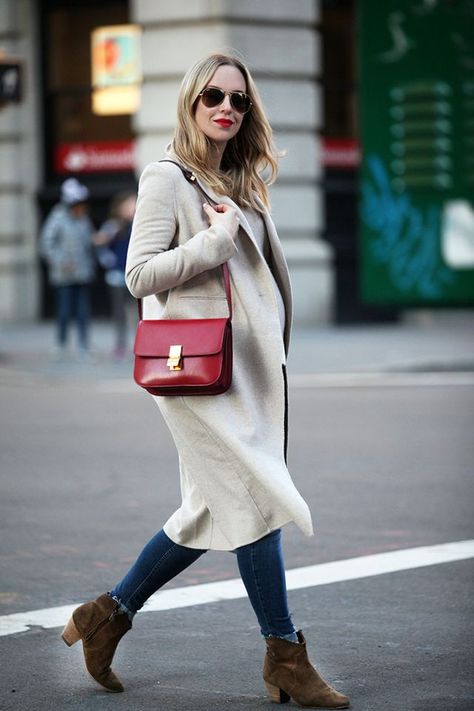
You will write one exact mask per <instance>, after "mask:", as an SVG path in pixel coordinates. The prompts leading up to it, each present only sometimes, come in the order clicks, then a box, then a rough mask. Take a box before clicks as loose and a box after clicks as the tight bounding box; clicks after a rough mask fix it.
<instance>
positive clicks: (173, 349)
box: [166, 346, 183, 370]
mask: <svg viewBox="0 0 474 711" xmlns="http://www.w3.org/2000/svg"><path fill="white" fill-rule="evenodd" d="M182 356H183V346H170V350H169V353H168V360H167V361H166V365H167V366H168V368H169V369H170V370H182V369H183V359H182Z"/></svg>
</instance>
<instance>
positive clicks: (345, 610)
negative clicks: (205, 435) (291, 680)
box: [0, 374, 474, 711]
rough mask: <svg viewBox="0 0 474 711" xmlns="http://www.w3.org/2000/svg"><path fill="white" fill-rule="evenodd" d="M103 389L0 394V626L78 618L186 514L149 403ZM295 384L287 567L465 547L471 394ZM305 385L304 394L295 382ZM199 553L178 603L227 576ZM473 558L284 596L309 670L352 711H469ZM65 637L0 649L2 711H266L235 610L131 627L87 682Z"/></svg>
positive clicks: (224, 606) (228, 569) (29, 386)
mask: <svg viewBox="0 0 474 711" xmlns="http://www.w3.org/2000/svg"><path fill="white" fill-rule="evenodd" d="M114 382H115V381H110V382H107V383H106V382H103V381H101V380H100V379H96V380H93V381H89V382H88V381H84V380H82V381H75V380H67V379H63V380H59V381H57V382H55V381H53V380H52V379H51V378H48V377H43V376H39V375H34V374H32V375H31V376H27V375H25V374H20V375H19V376H18V378H17V379H14V378H12V377H11V374H10V375H9V376H8V377H4V378H2V379H0V397H1V403H2V407H1V420H0V461H1V477H2V484H1V486H2V496H1V500H0V561H1V581H0V616H2V615H6V614H9V613H14V612H20V611H25V610H34V609H38V608H44V607H53V606H57V605H62V604H69V603H78V604H79V603H80V602H82V601H85V600H88V599H91V598H93V597H96V596H97V595H98V594H99V593H101V592H103V591H104V590H107V589H110V588H111V586H112V585H113V584H114V583H115V582H116V581H117V580H118V579H119V578H120V577H121V576H122V575H123V574H124V572H125V571H126V569H127V567H128V566H129V564H130V563H131V562H132V561H133V560H134V557H135V555H136V554H137V553H138V551H139V550H140V548H141V546H142V545H143V544H144V543H145V542H146V541H147V540H148V538H149V537H150V536H151V535H153V533H154V532H155V531H156V530H157V529H158V528H160V527H161V525H162V523H163V522H164V521H165V520H166V518H167V517H168V516H169V514H170V513H171V512H172V511H173V510H174V508H175V507H176V506H177V505H178V502H179V488H178V479H177V473H176V471H177V457H176V453H175V451H174V447H173V443H172V441H171V438H170V436H169V434H168V432H167V430H166V428H165V426H164V424H163V423H162V421H161V419H160V415H159V411H158V409H157V408H156V405H155V404H154V402H153V400H152V399H151V398H149V397H148V396H147V395H146V394H142V393H141V392H138V391H134V390H131V389H128V388H122V387H120V383H117V384H116V386H115V385H114ZM422 382H423V379H422V376H421V375H420V383H417V382H416V376H415V379H414V380H413V382H412V384H411V385H405V386H400V387H398V386H395V387H390V386H389V385H387V384H385V385H383V386H374V385H368V386H365V385H364V384H363V383H360V385H361V386H360V387H357V386H356V387H344V386H343V384H342V383H340V384H339V385H337V384H334V383H333V384H332V385H331V387H319V386H318V387H314V386H311V384H309V385H308V387H304V386H301V383H300V386H299V387H295V388H292V389H291V392H290V403H291V409H290V457H289V463H290V470H291V472H292V475H293V477H294V479H295V481H296V483H297V485H298V487H299V488H300V490H301V492H302V494H303V495H304V496H305V498H306V499H307V501H308V503H309V504H310V506H311V508H312V510H313V513H314V519H315V524H316V535H315V536H314V537H313V538H305V537H304V536H302V535H301V534H300V533H299V532H298V531H297V530H296V528H294V527H293V526H288V527H287V528H286V529H285V536H284V541H285V542H284V545H285V555H286V563H287V568H297V567H300V566H305V565H312V564H315V563H321V562H326V561H333V560H340V559H344V558H353V557H357V556H365V555H369V554H372V553H378V552H383V551H391V550H396V549H404V548H411V547H415V546H425V545H431V544H439V543H446V542H450V541H459V540H465V539H471V538H474V535H473V521H472V518H473V517H472V501H473V488H474V487H473V482H472V468H473V461H474V456H473V455H474V441H473V437H472V431H473V429H472V415H473V412H474V387H473V386H472V385H463V386H461V385H456V384H454V383H453V384H451V385H450V384H449V379H448V381H446V379H444V380H443V379H442V380H440V383H441V382H443V383H444V384H436V383H434V384H433V385H430V386H427V385H426V384H425V385H423V384H422ZM303 385H304V383H303ZM237 574H238V573H237V568H236V562H235V559H234V556H233V555H232V554H230V553H208V554H206V555H205V556H203V557H202V558H201V559H200V560H199V561H198V562H197V563H196V564H195V565H194V566H193V567H191V568H190V569H188V570H187V571H185V572H184V573H183V574H182V575H181V576H180V577H179V578H177V579H176V580H175V581H174V582H173V583H172V585H175V586H184V585H194V584H196V583H202V582H207V581H215V580H225V579H230V578H234V577H236V576H237ZM472 582H473V564H472V560H468V561H459V562H454V563H446V564H442V565H437V566H430V567H425V568H420V569H415V570H407V571H403V572H398V573H391V574H387V575H379V576H376V577H370V578H364V577H361V579H359V580H352V581H350V582H339V583H333V584H330V585H322V586H319V587H315V588H314V587H313V588H312V587H309V588H305V589H302V590H295V591H292V592H291V593H290V603H291V608H292V610H293V616H294V620H295V623H296V624H298V626H300V627H302V628H303V630H304V631H305V634H306V636H307V639H308V645H309V648H310V652H311V656H312V658H313V660H314V661H315V662H316V664H317V666H318V667H319V669H320V670H321V671H322V672H323V673H324V675H325V676H327V677H328V679H330V680H331V681H332V682H333V683H334V684H335V685H336V686H337V687H339V688H340V689H341V690H343V691H345V692H346V693H348V694H349V695H350V696H351V699H352V707H353V708H354V709H356V710H357V711H376V710H377V711H379V710H380V709H383V710H384V711H392V710H393V711H411V710H412V709H413V711H414V710H415V709H416V710H417V711H425V710H426V711H428V710H429V711H458V710H459V711H460V710H461V709H462V710H463V711H468V710H469V709H474V690H473V683H472V639H473V619H474V617H473V614H472V612H473V610H472V608H473V596H472ZM58 632H59V630H57V629H49V630H44V629H42V628H40V627H37V628H33V629H32V630H30V631H29V632H25V633H22V634H17V635H11V636H5V637H0V655H1V659H2V662H1V670H2V671H1V674H0V708H1V709H2V710H3V709H5V710H6V709H18V710H20V709H21V711H29V710H30V709H31V710H35V711H36V710H43V709H53V708H54V709H57V710H58V711H63V709H64V710H69V709H71V710H73V709H84V710H86V711H88V710H89V709H90V710H92V709H94V710H95V709H99V708H100V709H101V710H102V709H103V710H105V711H108V709H127V711H134V710H137V711H142V710H148V709H150V710H151V709H153V710H155V709H163V710H164V711H168V710H169V711H172V710H174V709H176V710H179V711H183V710H184V709H193V710H194V709H196V710H202V711H211V710H214V709H215V710H216V711H220V710H222V709H227V708H230V707H232V708H236V709H249V710H250V709H260V708H261V709H265V708H269V703H270V702H269V701H268V700H267V698H266V697H265V695H264V687H263V684H262V681H261V664H262V658H263V644H262V642H261V640H260V638H259V634H258V629H257V626H256V622H255V619H254V617H253V613H252V611H251V609H250V607H249V604H248V602H247V600H245V599H239V600H231V601H226V602H218V603H213V604H208V605H201V606H194V607H187V608H183V609H181V610H169V611H166V612H159V613H157V612H148V613H142V614H141V615H138V616H137V618H136V621H135V624H134V629H133V631H132V632H131V633H130V634H129V635H127V636H126V637H125V638H124V640H123V642H122V643H121V645H120V647H119V650H118V653H117V657H116V662H115V668H116V671H117V672H118V673H119V675H120V677H121V678H122V681H123V682H124V684H125V685H126V693H124V694H119V695H109V694H107V693H105V692H103V691H101V689H100V688H99V687H97V686H95V685H94V683H93V682H92V681H91V680H90V679H89V678H88V677H87V675H86V673H85V671H84V670H83V668H82V662H81V650H80V649H79V645H77V646H76V647H74V648H72V649H68V648H67V647H66V646H65V645H64V644H63V643H62V642H61V640H60V639H59V637H58Z"/></svg>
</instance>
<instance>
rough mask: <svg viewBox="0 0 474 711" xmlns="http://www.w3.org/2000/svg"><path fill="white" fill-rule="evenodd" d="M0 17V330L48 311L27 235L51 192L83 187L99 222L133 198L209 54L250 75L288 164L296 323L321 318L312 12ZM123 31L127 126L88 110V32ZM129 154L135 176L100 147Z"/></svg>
mask: <svg viewBox="0 0 474 711" xmlns="http://www.w3.org/2000/svg"><path fill="white" fill-rule="evenodd" d="M0 12H1V16H0V25H1V29H0V46H1V47H2V49H3V50H4V51H5V53H6V54H7V55H8V57H18V58H20V59H21V62H22V67H23V94H22V100H21V102H20V103H18V104H9V105H5V106H4V108H3V109H2V111H1V113H0V154H1V158H2V161H1V165H2V168H1V173H0V205H1V207H2V215H3V218H2V220H1V223H0V255H1V256H0V269H1V286H0V318H1V319H2V320H15V319H31V318H39V317H42V316H45V315H48V314H49V313H50V311H51V305H50V301H51V294H50V293H49V289H48V286H47V283H46V279H45V272H44V267H43V265H42V264H41V263H40V261H39V258H38V254H37V235H38V230H39V226H40V224H41V221H42V219H43V218H44V215H45V214H46V213H47V211H48V209H50V207H51V205H52V204H53V203H54V201H55V200H56V199H57V195H58V191H59V185H60V183H61V181H62V180H63V179H64V178H65V177H67V175H68V174H73V175H76V176H77V177H78V178H80V179H81V180H83V181H84V182H85V183H86V184H87V185H88V187H89V188H90V189H91V193H92V196H93V200H92V215H93V218H94V219H95V221H96V222H100V220H101V219H103V217H104V216H105V214H106V209H107V203H108V200H109V199H110V197H111V196H112V195H113V194H114V193H115V192H117V190H119V189H120V188H121V187H124V186H127V187H128V186H129V185H131V184H132V183H133V182H134V180H135V179H136V177H137V176H138V175H139V173H140V171H141V169H142V168H143V166H144V165H145V164H146V163H147V162H149V161H150V160H156V159H159V158H160V157H161V155H162V153H163V150H164V148H165V146H166V144H167V143H168V142H169V139H170V136H171V134H172V129H173V125H174V118H175V107H176V97H177V93H178V89H179V84H180V81H181V79H182V76H183V73H184V72H185V71H186V69H187V68H188V67H189V65H190V64H191V63H192V62H193V61H195V60H196V59H197V58H199V57H201V56H203V55H204V54H206V53H208V52H211V51H215V50H233V51H236V52H238V53H239V55H240V56H242V57H243V59H244V60H245V61H246V62H247V63H248V64H249V65H250V67H251V69H252V72H253V74H254V75H255V78H256V80H257V83H258V85H259V88H260V90H261V93H262V97H263V101H264V103H265V105H266V108H267V111H268V114H269V117H270V120H271V123H272V125H273V127H274V130H275V139H276V143H277V145H278V147H279V148H281V149H283V150H286V151H287V155H286V157H285V158H284V159H283V160H282V163H281V174H280V178H279V181H278V183H277V184H276V185H275V186H274V187H273V189H272V203H273V212H274V218H275V221H276V223H277V227H278V230H279V233H280V236H281V239H282V242H283V245H284V249H285V252H286V255H287V258H288V262H289V266H290V270H291V272H292V276H293V282H294V287H295V306H296V316H297V320H298V321H299V322H300V323H317V322H326V321H328V320H329V319H330V312H331V305H332V290H333V277H332V264H331V252H332V250H331V247H330V246H329V245H328V244H327V243H326V242H324V241H323V240H322V239H321V238H320V236H321V232H322V230H323V225H324V209H323V196H322V192H321V188H320V174H321V167H320V166H321V161H320V148H319V136H318V134H319V131H320V130H321V127H322V98H321V87H320V77H321V73H322V65H321V43H320V32H319V24H318V23H319V22H320V3H319V2H314V1H313V0H298V1H297V2H288V0H260V1H259V2H250V0H242V1H241V2H239V3H235V2H231V0H201V1H200V2H194V1H191V0H186V1H185V2H180V3H176V2H172V1H171V0H159V1H154V0H134V2H130V3H128V2H126V1H125V0H104V2H101V3H100V4H98V3H95V2H90V1H88V0H80V1H76V2H70V1H68V0H41V1H40V2H34V1H33V0H19V1H18V0H4V2H3V3H2V4H1V10H0ZM125 22H133V23H138V24H139V25H141V27H142V28H143V36H142V37H143V39H142V63H143V85H142V92H141V94H142V96H141V106H140V108H139V110H138V112H137V113H136V114H135V115H134V116H132V117H131V116H113V117H103V116H101V117H97V116H95V115H94V114H93V113H92V111H91V108H90V102H91V80H90V49H89V47H90V32H91V30H92V29H93V28H94V27H97V26H101V25H113V24H121V23H125ZM131 141H134V143H135V160H134V165H133V163H132V162H130V161H129V162H128V163H127V160H125V161H123V162H122V164H120V161H119V163H117V164H112V163H110V162H109V163H107V161H106V160H105V159H104V158H103V156H104V152H106V148H107V144H108V143H109V144H110V145H111V144H112V143H113V144H114V145H115V146H116V147H117V145H120V146H122V148H123V151H125V150H126V146H127V145H130V142H131ZM73 148H74V151H75V152H73V154H72V155H71V150H73ZM111 150H112V149H111ZM81 151H82V154H81ZM91 151H96V164H92V162H91V163H90V165H87V161H86V159H85V158H84V156H85V155H86V154H87V156H88V158H89V159H90V161H91V160H92V159H91V155H92V153H91ZM97 156H99V157H98V158H97ZM101 156H102V158H101ZM81 160H82V163H81ZM101 160H102V162H103V164H102V167H101V166H100V165H99V164H100V161H101ZM85 163H86V164H85ZM96 291H97V293H96V295H95V306H96V309H95V310H96V312H98V313H101V311H102V308H103V307H102V304H101V289H100V284H99V285H98V286H97V287H96Z"/></svg>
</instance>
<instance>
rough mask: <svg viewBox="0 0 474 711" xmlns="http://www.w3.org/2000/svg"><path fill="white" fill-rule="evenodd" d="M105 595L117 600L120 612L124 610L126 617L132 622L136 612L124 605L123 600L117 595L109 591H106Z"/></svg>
mask: <svg viewBox="0 0 474 711" xmlns="http://www.w3.org/2000/svg"><path fill="white" fill-rule="evenodd" d="M107 595H109V597H111V598H112V600H115V602H118V605H119V610H120V612H124V613H125V614H126V615H127V616H128V619H129V620H130V622H133V618H134V617H135V615H136V614H137V613H136V612H132V611H131V610H129V609H128V607H127V606H126V605H124V604H123V602H122V601H121V600H120V599H119V598H118V597H117V595H112V594H111V593H109V592H108V593H107Z"/></svg>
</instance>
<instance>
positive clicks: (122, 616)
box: [63, 55, 349, 708]
mask: <svg viewBox="0 0 474 711" xmlns="http://www.w3.org/2000/svg"><path fill="white" fill-rule="evenodd" d="M170 161H176V162H177V163H178V164H179V165H181V166H184V167H185V168H187V169H188V170H191V171H193V173H194V174H195V176H196V178H197V182H198V184H199V186H200V188H201V189H202V190H203V191H204V192H205V194H206V195H207V197H208V199H209V201H210V202H212V203H215V205H214V207H211V205H210V204H208V203H207V202H206V203H205V204H203V197H202V193H201V190H198V189H197V188H196V186H195V185H193V184H192V183H190V182H188V181H187V180H185V179H184V178H183V174H182V172H181V170H180V168H179V166H177V165H175V164H173V163H172V162H170ZM265 168H269V169H270V173H271V178H274V177H275V174H276V157H275V153H274V151H273V148H272V142H271V129H270V127H269V124H268V121H267V119H266V117H265V114H264V111H263V108H262V104H261V101H260V98H259V95H258V92H257V89H256V87H255V84H254V82H253V80H252V78H251V76H250V74H249V72H248V69H247V68H246V67H245V66H244V65H243V64H242V62H241V61H240V60H238V59H236V58H234V57H231V56H226V55H211V56H210V57H207V58H205V59H204V60H202V61H199V62H197V63H196V64H195V65H194V66H193V67H192V68H191V69H190V70H189V71H188V73H187V74H186V76H185V78H184V80H183V83H182V87H181V92H180V96H179V100H178V125H177V128H176V131H175V136H174V140H173V143H172V148H170V149H169V150H168V153H167V159H166V161H165V162H159V163H154V164H151V165H149V166H148V167H147V168H146V169H145V171H144V172H143V175H142V177H141V181H140V187H139V195H138V203H137V210H136V215H135V219H134V224H133V230H132V238H131V242H130V249H129V253H128V258H127V284H128V287H129V289H130V291H131V292H132V293H133V295H134V296H136V297H138V298H144V299H145V304H144V307H145V311H144V312H145V316H147V317H154V318H200V317H222V316H226V315H227V302H226V297H225V292H224V287H223V283H222V269H221V265H222V264H223V262H228V266H229V270H230V274H231V284H232V301H233V307H234V313H233V319H232V328H233V336H234V368H233V379H232V385H231V388H230V389H229V390H228V391H227V392H226V393H224V394H222V395H217V396H207V397H202V396H200V397H192V396H187V397H157V398H156V402H157V404H158V407H159V408H160V410H161V412H162V414H163V417H164V418H165V420H166V422H167V424H168V426H169V429H170V431H171V433H172V435H173V438H174V440H175V443H176V445H177V448H178V452H179V458H180V474H181V489H182V497H183V499H182V505H181V506H180V508H179V509H178V510H177V511H176V512H175V513H174V514H173V515H172V516H171V517H170V518H169V519H168V521H167V522H166V523H165V525H164V528H163V529H162V530H161V531H159V532H158V533H157V534H156V536H155V537H154V538H152V540H151V541H150V542H149V543H148V544H147V546H146V547H145V548H144V550H143V551H142V553H141V554H140V556H139V557H138V559H137V561H136V563H135V564H134V565H133V566H132V568H131V570H130V571H129V572H128V573H127V575H126V576H125V578H124V579H123V580H122V581H121V582H120V583H118V585H116V586H115V588H113V590H112V591H111V592H110V593H107V594H103V595H101V596H100V597H99V598H98V599H97V600H95V601H93V602H89V603H86V604H85V605H82V606H81V607H79V608H77V610H76V611H75V612H74V614H73V617H72V618H71V620H70V622H69V623H68V625H67V626H66V628H65V630H64V633H63V636H64V639H65V641H66V643H68V644H71V643H73V642H74V641H77V640H78V639H80V638H82V640H83V645H84V651H85V656H86V664H87V668H88V669H89V671H90V673H91V674H92V676H93V677H94V678H95V679H96V680H97V681H98V682H99V683H101V684H102V685H103V686H105V687H106V688H108V689H110V690H111V691H122V690H123V687H122V685H121V684H120V682H119V680H118V679H117V677H116V676H115V675H114V674H113V672H112V671H111V670H110V666H109V665H110V663H111V660H112V657H113V654H114V651H115V649H116V646H117V644H118V642H119V640H120V638H121V637H122V635H123V634H124V633H125V632H126V631H127V630H128V629H129V628H130V627H131V620H132V618H133V615H134V614H135V613H136V612H137V610H139V609H140V608H141V607H142V605H143V604H144V602H145V600H146V599H147V598H148V597H149V596H150V595H151V594H153V593H154V592H155V591H156V590H158V589H159V588H160V587H161V586H162V585H164V584H165V583H166V582H167V581H169V580H170V579H171V578H173V577H174V576H176V575H177V574H178V573H179V572H180V571H182V570H183V569H184V568H186V567H187V566H188V565H190V564H191V563H192V562H193V561H194V560H196V559H197V558H199V556H201V555H202V554H203V553H204V552H205V551H206V550H209V549H214V550H229V551H234V552H235V553H236V556H237V561H238V565H239V570H240V573H241V576H242V580H243V582H244V584H245V587H246V589H247V592H248V595H249V599H250V602H251V604H252V606H253V608H254V611H255V613H256V616H257V619H258V622H259V624H260V627H261V631H262V634H263V636H264V638H265V641H266V645H267V654H266V657H265V662H264V670H263V677H264V680H265V683H266V686H267V689H268V692H269V694H270V696H271V698H272V699H273V700H274V701H277V702H280V703H282V702H284V701H287V700H288V699H289V697H292V698H293V699H294V700H295V701H296V702H297V703H299V704H301V705H303V706H307V707H313V708H346V707H347V706H348V704H349V701H348V699H347V697H346V696H343V695H342V694H339V693H338V692H337V691H335V690H334V689H332V687H330V686H329V685H328V684H326V682H325V681H323V679H321V677H320V676H319V674H318V673H317V672H316V670H315V669H314V668H313V667H312V666H311V664H310V662H309V660H308V657H307V653H306V645H305V640H304V637H303V634H302V632H301V631H298V632H297V631H296V629H295V627H294V625H293V622H292V620H291V617H290V613H289V610H288V603H287V595H286V584H285V573H284V567H283V558H282V551H281V542H280V537H281V531H280V529H281V527H282V526H283V525H284V524H286V523H288V522H289V521H294V522H296V524H297V525H298V526H299V527H300V528H301V529H302V530H303V532H304V533H306V534H307V535H311V534H312V524H311V516H310V513H309V509H308V507H307V505H306V503H305V502H304V500H303V499H302V497H301V496H300V494H299V493H298V491H297V490H296V488H295V486H294V484H293V482H292V480H291V477H290V475H289V472H288V469H287V467H286V463H285V458H286V452H285V450H286V429H287V423H286V374H285V361H286V351H287V348H288V341H289V334H290V325H291V323H290V322H291V292H290V284H289V278H288V271H287V267H286V263H285V259H284V256H283V253H282V249H281V246H280V243H279V240H278V237H277V234H276V231H275V227H274V225H273V222H272V221H271V218H270V216H269V213H268V210H267V206H268V196H267V189H266V185H265V183H264V181H263V179H262V178H261V176H260V172H261V171H262V170H263V169H265Z"/></svg>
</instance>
